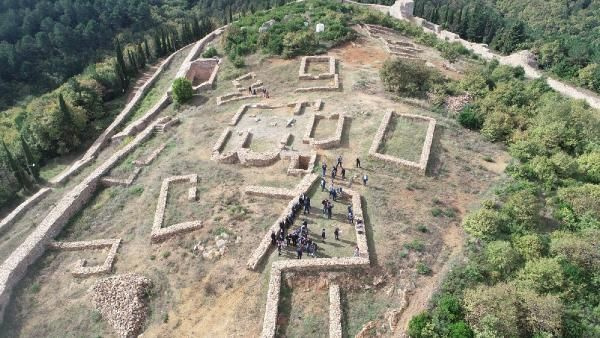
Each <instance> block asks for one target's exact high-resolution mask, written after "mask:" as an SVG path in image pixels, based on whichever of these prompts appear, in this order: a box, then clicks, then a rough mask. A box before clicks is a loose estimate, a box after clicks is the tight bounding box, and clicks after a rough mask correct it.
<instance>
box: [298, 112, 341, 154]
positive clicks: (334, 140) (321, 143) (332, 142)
mask: <svg viewBox="0 0 600 338" xmlns="http://www.w3.org/2000/svg"><path fill="white" fill-rule="evenodd" d="M318 119H330V120H333V119H337V120H338V122H337V125H336V128H335V133H334V134H333V136H331V137H328V138H326V139H321V140H315V139H314V137H313V134H314V129H315V124H316V122H317V120H318ZM345 122H346V115H345V114H344V113H342V114H338V113H333V114H330V115H320V114H314V115H313V116H311V117H310V119H309V120H308V124H307V125H306V130H305V132H304V136H303V138H302V143H305V144H311V145H312V146H313V147H314V148H316V149H330V148H334V147H338V146H339V145H340V144H341V142H342V133H343V131H344V124H345Z"/></svg>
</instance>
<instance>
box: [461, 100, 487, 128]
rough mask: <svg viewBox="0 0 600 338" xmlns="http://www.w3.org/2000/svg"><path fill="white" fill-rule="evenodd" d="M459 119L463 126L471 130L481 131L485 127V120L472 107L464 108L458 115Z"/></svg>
mask: <svg viewBox="0 0 600 338" xmlns="http://www.w3.org/2000/svg"><path fill="white" fill-rule="evenodd" d="M457 119H458V123H460V125H461V126H463V127H465V128H467V129H471V130H479V129H481V126H482V125H483V118H482V117H481V116H480V115H479V114H478V113H477V110H476V108H475V107H473V106H472V105H466V106H464V108H463V109H462V110H461V111H460V113H459V114H458V117H457Z"/></svg>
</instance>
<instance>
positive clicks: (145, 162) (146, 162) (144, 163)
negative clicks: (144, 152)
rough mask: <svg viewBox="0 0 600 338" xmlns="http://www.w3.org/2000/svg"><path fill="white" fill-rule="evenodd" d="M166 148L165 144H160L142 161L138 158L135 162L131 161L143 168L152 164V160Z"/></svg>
mask: <svg viewBox="0 0 600 338" xmlns="http://www.w3.org/2000/svg"><path fill="white" fill-rule="evenodd" d="M166 146H167V144H166V143H163V144H161V145H160V146H158V148H156V149H154V150H153V151H152V152H151V153H150V155H148V156H147V157H146V158H144V159H142V158H139V159H137V160H135V161H133V164H135V165H137V166H140V167H145V166H147V165H149V164H150V163H152V161H154V159H156V158H157V157H158V155H159V154H160V153H161V152H162V151H163V150H164V149H165V147H166Z"/></svg>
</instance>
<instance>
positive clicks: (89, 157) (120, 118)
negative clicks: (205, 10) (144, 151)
mask: <svg viewBox="0 0 600 338" xmlns="http://www.w3.org/2000/svg"><path fill="white" fill-rule="evenodd" d="M226 27H227V26H225V27H221V28H218V29H216V30H214V31H213V32H211V33H210V34H208V35H207V36H205V37H204V38H202V39H201V40H199V41H198V42H196V43H195V45H194V47H192V50H191V51H190V53H189V54H188V56H187V57H186V59H185V60H184V62H183V64H182V66H181V67H180V69H179V72H178V76H176V78H177V77H181V76H183V75H181V76H179V74H180V73H183V74H185V67H186V66H189V62H190V61H191V60H193V59H194V58H196V56H197V55H198V53H199V52H200V50H202V49H203V48H204V46H206V44H207V43H208V42H210V41H212V40H214V39H215V38H216V37H218V36H219V35H221V34H222V33H223V32H224V30H225V28H226ZM188 46H189V45H188ZM188 46H185V47H183V48H181V49H179V50H178V51H176V52H174V53H173V54H171V55H170V56H169V57H168V58H166V59H165V61H163V62H162V63H161V64H160V66H159V67H158V68H157V69H156V71H155V72H154V74H153V75H152V76H151V77H150V78H149V79H148V81H146V83H144V84H143V85H142V86H141V87H140V88H138V90H137V91H136V93H135V95H134V96H133V98H132V99H131V100H130V101H129V103H127V105H126V106H125V108H123V110H121V112H120V113H119V115H117V117H116V118H115V119H114V121H113V122H112V123H111V124H110V125H109V126H108V127H107V128H106V129H105V130H104V132H102V134H100V136H98V138H97V139H96V141H94V143H93V144H92V145H91V146H90V148H88V150H87V151H86V153H85V154H84V155H83V157H82V158H81V159H80V160H78V161H76V162H75V163H73V165H71V166H70V167H69V168H67V169H65V170H64V171H63V172H61V173H60V174H58V175H57V176H55V177H53V178H52V179H51V180H50V183H51V184H62V183H64V182H65V181H66V180H67V179H68V178H69V177H71V176H72V175H74V174H76V173H78V172H79V171H80V170H81V169H82V168H83V167H84V166H87V165H88V164H89V163H90V162H92V161H93V160H94V159H95V157H96V156H97V155H98V153H99V152H100V150H102V148H104V146H106V144H107V143H108V142H109V141H110V140H111V138H112V136H113V135H114V134H115V132H116V130H117V128H118V127H120V126H121V124H122V123H123V122H124V121H125V120H126V119H127V118H128V117H129V115H130V114H131V112H133V110H134V108H135V107H136V106H137V104H138V103H139V102H140V101H141V99H142V98H143V97H144V95H145V94H146V93H147V92H148V90H150V87H151V86H152V85H153V84H154V83H155V82H156V80H157V79H158V76H159V75H160V74H161V73H162V72H163V71H164V69H165V68H166V67H167V66H168V65H169V64H170V63H171V61H172V60H173V58H174V57H175V55H176V54H177V53H179V52H180V51H182V50H183V49H185V48H187V47H188ZM159 104H161V105H162V107H161V108H158V109H156V110H154V109H155V108H156V107H157V106H156V105H155V106H154V107H153V108H151V111H152V110H154V111H155V112H156V111H160V110H161V109H162V108H164V106H165V105H167V104H168V103H165V101H164V99H161V101H160V102H159ZM157 105H158V104H157ZM150 115H153V114H150ZM149 119H150V117H149V118H147V119H144V120H143V121H144V122H139V124H138V126H137V127H136V128H135V129H136V130H140V129H141V127H142V125H143V124H145V123H147V121H148V120H149ZM134 131H135V130H133V129H132V130H130V131H129V133H130V134H129V135H132V134H131V133H132V132H134Z"/></svg>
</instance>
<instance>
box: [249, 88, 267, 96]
mask: <svg viewBox="0 0 600 338" xmlns="http://www.w3.org/2000/svg"><path fill="white" fill-rule="evenodd" d="M248 93H250V95H256V93H257V91H256V88H252V86H250V87H248ZM258 93H260V96H262V97H264V98H266V99H268V98H269V97H270V96H269V91H268V90H267V88H265V87H260V88H258Z"/></svg>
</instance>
